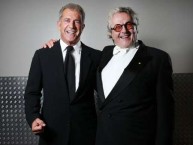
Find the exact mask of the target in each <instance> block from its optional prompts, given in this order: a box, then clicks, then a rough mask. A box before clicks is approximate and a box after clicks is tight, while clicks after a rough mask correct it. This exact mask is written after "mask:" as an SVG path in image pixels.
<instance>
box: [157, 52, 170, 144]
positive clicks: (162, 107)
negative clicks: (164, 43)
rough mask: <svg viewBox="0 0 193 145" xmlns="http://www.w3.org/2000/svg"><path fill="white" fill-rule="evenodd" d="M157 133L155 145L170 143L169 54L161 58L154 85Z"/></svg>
mask: <svg viewBox="0 0 193 145" xmlns="http://www.w3.org/2000/svg"><path fill="white" fill-rule="evenodd" d="M156 96H157V133H156V145H172V140H173V128H174V99H173V80H172V65H171V59H170V57H169V55H168V54H167V55H164V57H163V58H162V60H161V65H160V68H159V74H158V79H157V86H156Z"/></svg>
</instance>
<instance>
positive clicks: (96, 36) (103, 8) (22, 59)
mask: <svg viewBox="0 0 193 145" xmlns="http://www.w3.org/2000/svg"><path fill="white" fill-rule="evenodd" d="M68 2H75V3H79V4H80V5H81V6H82V7H83V8H84V9H85V12H86V27H85V30H84V32H83V35H82V40H83V42H85V43H86V44H88V45H90V46H92V47H94V48H96V49H100V50H101V49H103V47H104V46H105V45H109V44H112V42H111V41H110V40H109V39H108V38H107V35H106V24H107V14H108V12H109V10H110V9H112V8H114V7H117V6H131V7H132V8H133V9H134V10H135V11H136V12H137V13H138V15H139V20H140V25H139V39H142V40H143V41H144V43H145V44H147V45H150V46H154V47H158V48H160V49H163V50H165V51H167V52H168V53H169V54H170V55H171V58H172V61H173V68H174V72H175V73H176V72H178V73H179V72H180V73H183V72H185V73H187V72H193V64H192V62H193V57H192V55H193V48H192V46H193V41H192V38H193V29H192V26H193V19H192V13H193V1H192V0H184V1H181V0H170V1H168V0H162V1H160V0H121V1H117V0H106V1H105V0H97V1H94V0H54V1H53V0H33V1H32V0H1V1H0V38H1V39H0V76H27V75H28V71H29V67H30V64H31V59H32V56H33V54H34V52H35V50H36V49H38V48H40V47H41V46H42V45H43V44H44V43H45V42H47V41H48V40H49V39H50V38H59V35H58V31H57V28H56V21H57V19H58V11H59V9H60V8H61V6H62V5H64V4H66V3H68Z"/></svg>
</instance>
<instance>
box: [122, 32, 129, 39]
mask: <svg viewBox="0 0 193 145" xmlns="http://www.w3.org/2000/svg"><path fill="white" fill-rule="evenodd" d="M130 36H131V32H127V33H125V34H123V35H121V36H119V38H121V39H125V38H129V37H130Z"/></svg>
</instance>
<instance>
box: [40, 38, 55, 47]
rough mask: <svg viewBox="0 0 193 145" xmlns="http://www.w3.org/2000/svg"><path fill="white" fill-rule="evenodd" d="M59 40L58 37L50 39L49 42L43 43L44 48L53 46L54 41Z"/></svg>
mask: <svg viewBox="0 0 193 145" xmlns="http://www.w3.org/2000/svg"><path fill="white" fill-rule="evenodd" d="M56 41H57V40H56V39H50V40H49V41H48V42H47V43H45V44H44V45H43V48H47V47H48V48H51V47H53V46H54V43H55V42H56Z"/></svg>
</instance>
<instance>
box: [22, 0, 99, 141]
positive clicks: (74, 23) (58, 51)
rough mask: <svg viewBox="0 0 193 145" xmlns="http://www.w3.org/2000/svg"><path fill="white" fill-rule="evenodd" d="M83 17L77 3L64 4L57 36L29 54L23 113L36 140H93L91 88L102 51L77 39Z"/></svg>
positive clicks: (93, 124)
mask: <svg viewBox="0 0 193 145" xmlns="http://www.w3.org/2000/svg"><path fill="white" fill-rule="evenodd" d="M84 19H85V13H84V10H83V9H82V7H81V6H80V5H77V4H73V3H70V4H67V5H65V6H64V7H62V8H61V10H60V12H59V20H58V22H57V26H58V30H59V31H60V36H61V38H60V40H59V41H57V42H55V44H54V46H53V47H52V48H51V49H39V50H37V51H36V52H35V55H34V57H33V60H32V64H31V68H30V72H29V77H28V82H27V86H26V90H25V96H24V98H25V113H26V119H27V122H28V124H29V125H30V127H31V128H32V131H33V132H34V133H35V134H38V135H39V136H40V139H39V145H94V144H95V137H96V120H97V119H96V110H95V102H94V87H95V77H96V69H97V66H98V64H99V60H100V51H99V50H95V49H93V48H90V47H88V46H86V45H85V44H84V43H82V42H81V41H80V36H81V34H82V31H83V29H84V27H85V24H84ZM42 91H43V104H42V106H41V98H42Z"/></svg>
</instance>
